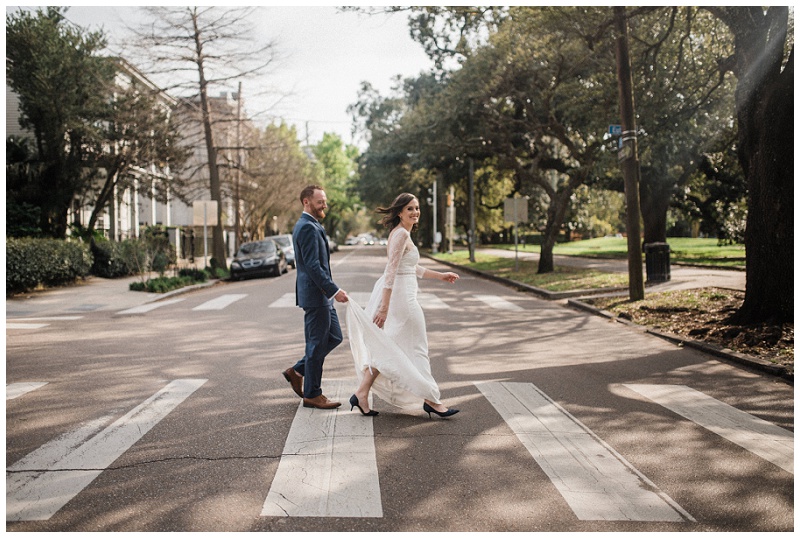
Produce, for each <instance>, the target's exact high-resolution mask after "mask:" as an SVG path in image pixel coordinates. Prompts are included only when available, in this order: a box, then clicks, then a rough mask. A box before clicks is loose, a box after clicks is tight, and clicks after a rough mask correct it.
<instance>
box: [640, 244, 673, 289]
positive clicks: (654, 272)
mask: <svg viewBox="0 0 800 538" xmlns="http://www.w3.org/2000/svg"><path fill="white" fill-rule="evenodd" d="M644 257H645V266H646V267H647V282H666V281H667V280H669V279H670V278H671V277H670V274H669V245H668V244H667V243H646V244H645V245H644Z"/></svg>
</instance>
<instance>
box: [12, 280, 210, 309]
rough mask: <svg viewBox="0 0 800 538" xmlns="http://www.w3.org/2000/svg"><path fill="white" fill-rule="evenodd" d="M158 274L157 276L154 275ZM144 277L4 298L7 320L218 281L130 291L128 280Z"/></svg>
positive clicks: (131, 301)
mask: <svg viewBox="0 0 800 538" xmlns="http://www.w3.org/2000/svg"><path fill="white" fill-rule="evenodd" d="M154 276H157V275H154ZM142 279H145V280H146V279H147V276H144V277H143V276H142V275H139V276H131V277H125V278H100V277H96V276H92V277H89V278H87V279H86V280H83V281H78V282H77V283H76V284H74V285H71V286H65V287H63V288H49V289H46V290H38V291H32V292H28V293H23V294H20V295H17V296H15V297H13V298H6V320H14V319H19V318H31V317H47V316H59V315H60V316H63V315H67V314H72V315H76V314H80V313H85V312H99V311H105V310H114V311H117V310H126V309H128V308H133V307H136V306H141V305H143V304H147V303H151V302H154V301H160V300H162V299H165V298H167V297H172V296H174V295H178V294H181V293H186V292H188V291H191V290H194V289H197V288H201V287H207V286H213V285H214V284H216V283H217V282H219V281H218V280H211V281H209V282H206V283H203V284H198V285H195V286H188V287H185V288H181V289H178V290H175V291H173V292H170V293H147V292H144V291H130V284H131V282H139V281H141V280H142Z"/></svg>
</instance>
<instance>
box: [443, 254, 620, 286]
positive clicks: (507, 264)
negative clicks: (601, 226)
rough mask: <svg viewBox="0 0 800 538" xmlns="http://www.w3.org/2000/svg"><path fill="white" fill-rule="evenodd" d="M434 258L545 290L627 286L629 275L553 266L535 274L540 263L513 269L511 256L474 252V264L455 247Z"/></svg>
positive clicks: (522, 265)
mask: <svg viewBox="0 0 800 538" xmlns="http://www.w3.org/2000/svg"><path fill="white" fill-rule="evenodd" d="M435 258H437V259H440V260H444V261H447V262H450V263H456V264H458V265H463V266H466V267H470V268H472V269H477V270H478V271H484V272H487V273H491V274H493V275H496V276H500V277H503V278H508V279H511V280H514V281H517V282H522V283H523V284H528V285H529V286H534V287H536V288H542V289H545V290H548V291H554V292H558V291H569V290H591V289H597V288H610V287H627V285H628V275H626V274H618V273H604V272H601V271H595V270H588V269H578V268H574V267H564V266H556V268H555V271H554V272H552V273H547V274H544V275H539V274H537V273H536V271H537V269H538V266H539V263H538V262H530V261H528V262H526V261H522V260H520V261H519V267H518V271H514V259H513V258H503V257H500V256H492V255H490V254H485V253H482V252H480V251H476V252H475V263H470V261H469V252H468V251H466V250H457V251H455V252H453V253H452V254H447V253H440V254H436V255H435Z"/></svg>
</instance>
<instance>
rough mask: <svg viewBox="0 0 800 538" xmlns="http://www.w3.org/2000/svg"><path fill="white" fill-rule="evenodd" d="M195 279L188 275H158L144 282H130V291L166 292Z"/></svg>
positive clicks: (190, 283) (193, 281) (181, 286)
mask: <svg viewBox="0 0 800 538" xmlns="http://www.w3.org/2000/svg"><path fill="white" fill-rule="evenodd" d="M195 283H196V281H195V280H194V279H192V277H188V276H171V277H170V276H160V277H157V278H148V279H147V280H146V281H145V282H131V284H130V286H129V289H130V290H131V291H147V292H149V293H166V292H168V291H172V290H176V289H178V288H183V287H186V286H191V285H192V284H195Z"/></svg>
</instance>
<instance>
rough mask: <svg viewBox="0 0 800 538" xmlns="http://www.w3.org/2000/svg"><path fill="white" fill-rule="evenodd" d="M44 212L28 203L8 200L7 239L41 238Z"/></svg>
mask: <svg viewBox="0 0 800 538" xmlns="http://www.w3.org/2000/svg"><path fill="white" fill-rule="evenodd" d="M41 215H42V211H41V209H40V208H38V207H36V206H35V205H33V204H29V203H28V202H17V201H16V200H14V199H13V198H10V197H9V198H8V199H7V200H6V237H41V235H42V229H41V227H40V222H41Z"/></svg>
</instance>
